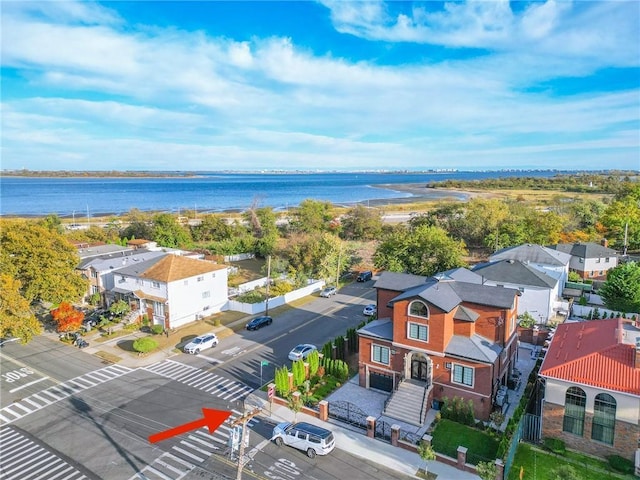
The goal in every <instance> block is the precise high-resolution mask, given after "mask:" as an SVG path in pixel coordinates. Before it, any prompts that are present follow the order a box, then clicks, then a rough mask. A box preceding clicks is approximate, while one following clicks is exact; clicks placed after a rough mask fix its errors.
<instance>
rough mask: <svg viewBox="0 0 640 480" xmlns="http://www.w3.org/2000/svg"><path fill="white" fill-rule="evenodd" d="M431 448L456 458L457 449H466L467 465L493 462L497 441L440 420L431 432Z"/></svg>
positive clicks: (475, 431) (449, 421)
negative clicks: (460, 447)
mask: <svg viewBox="0 0 640 480" xmlns="http://www.w3.org/2000/svg"><path fill="white" fill-rule="evenodd" d="M432 435H433V441H432V446H433V449H434V450H435V451H436V452H439V453H443V454H445V455H448V456H450V457H453V458H456V457H457V456H458V453H457V451H458V447H459V446H463V447H466V448H467V463H473V464H477V462H478V461H484V462H487V461H494V460H495V459H496V453H497V451H498V440H497V439H496V438H494V437H492V436H490V435H489V434H487V433H485V432H482V431H480V430H477V429H475V428H471V427H467V426H466V425H462V424H461V423H456V422H452V421H451V420H440V421H439V422H438V424H437V425H436V428H435V430H434V431H433V434H432Z"/></svg>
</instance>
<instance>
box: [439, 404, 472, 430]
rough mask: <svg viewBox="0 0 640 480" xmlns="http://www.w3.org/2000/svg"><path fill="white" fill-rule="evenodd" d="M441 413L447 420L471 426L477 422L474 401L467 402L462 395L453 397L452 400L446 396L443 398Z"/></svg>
mask: <svg viewBox="0 0 640 480" xmlns="http://www.w3.org/2000/svg"><path fill="white" fill-rule="evenodd" d="M440 413H441V414H442V418H445V419H447V420H451V421H454V422H458V423H462V424H463V425H469V426H473V425H474V424H475V417H474V415H473V401H471V400H469V401H468V402H465V400H464V399H463V398H461V397H453V399H451V400H450V399H449V398H447V397H445V398H444V399H443V406H442V407H441V409H440Z"/></svg>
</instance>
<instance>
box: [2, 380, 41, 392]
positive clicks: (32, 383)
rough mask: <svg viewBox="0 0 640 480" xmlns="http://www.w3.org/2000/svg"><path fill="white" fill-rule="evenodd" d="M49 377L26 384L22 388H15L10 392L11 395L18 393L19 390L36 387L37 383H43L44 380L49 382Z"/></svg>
mask: <svg viewBox="0 0 640 480" xmlns="http://www.w3.org/2000/svg"><path fill="white" fill-rule="evenodd" d="M48 378H49V377H43V378H40V379H38V380H34V381H33V382H29V383H25V384H24V385H22V386H21V387H18V388H14V389H13V390H9V393H13V392H17V391H18V390H22V389H23V388H26V387H29V386H31V385H35V384H36V383H39V382H42V381H43V380H47V379H48Z"/></svg>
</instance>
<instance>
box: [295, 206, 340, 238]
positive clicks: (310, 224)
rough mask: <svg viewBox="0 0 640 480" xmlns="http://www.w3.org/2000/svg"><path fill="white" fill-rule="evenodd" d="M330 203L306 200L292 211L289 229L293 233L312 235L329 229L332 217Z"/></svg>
mask: <svg viewBox="0 0 640 480" xmlns="http://www.w3.org/2000/svg"><path fill="white" fill-rule="evenodd" d="M331 209H332V205H331V203H330V202H323V201H320V200H312V199H306V200H303V201H302V202H301V203H300V205H299V206H298V207H297V208H296V209H295V210H294V211H293V215H292V217H293V218H292V221H291V225H290V227H291V229H292V230H293V231H295V232H303V233H314V232H322V231H326V230H328V229H329V225H330V222H331V220H333V215H332V214H331Z"/></svg>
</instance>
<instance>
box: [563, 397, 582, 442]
mask: <svg viewBox="0 0 640 480" xmlns="http://www.w3.org/2000/svg"><path fill="white" fill-rule="evenodd" d="M586 404H587V396H586V395H585V393H584V391H583V390H582V389H581V388H578V387H570V388H569V389H568V390H567V393H566V395H565V397H564V419H563V422H562V431H564V432H569V433H573V434H574V435H580V436H582V433H583V432H584V409H585V405H586Z"/></svg>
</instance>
